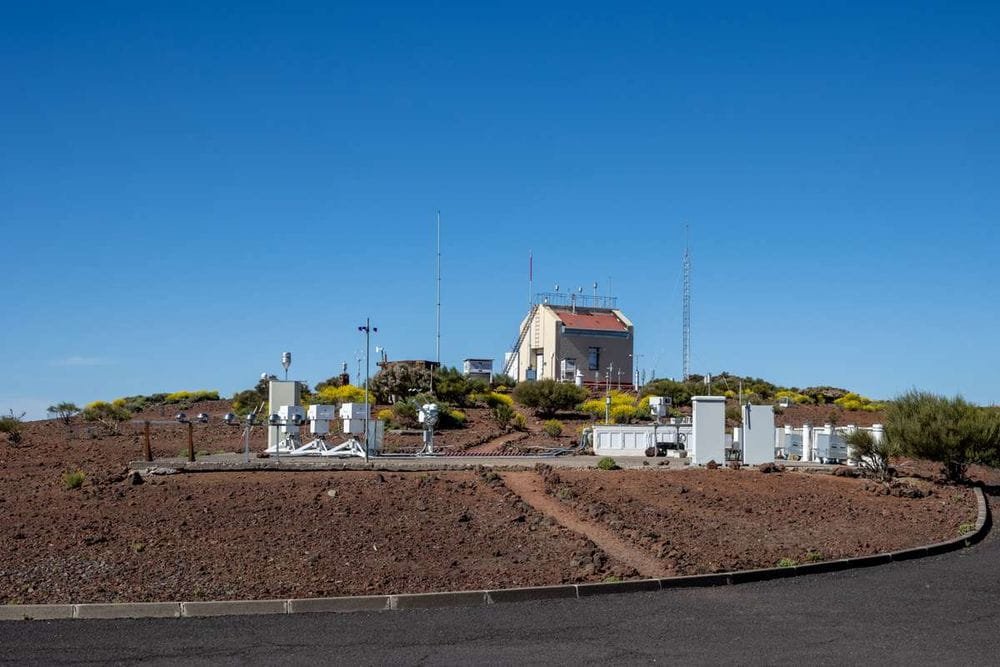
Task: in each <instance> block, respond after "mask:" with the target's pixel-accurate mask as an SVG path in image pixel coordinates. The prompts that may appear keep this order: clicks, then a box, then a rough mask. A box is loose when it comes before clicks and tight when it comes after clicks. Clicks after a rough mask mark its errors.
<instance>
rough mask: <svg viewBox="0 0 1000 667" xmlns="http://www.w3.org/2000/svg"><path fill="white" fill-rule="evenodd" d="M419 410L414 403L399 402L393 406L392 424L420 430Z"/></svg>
mask: <svg viewBox="0 0 1000 667" xmlns="http://www.w3.org/2000/svg"><path fill="white" fill-rule="evenodd" d="M418 409H419V408H418V407H417V404H416V402H414V401H397V402H396V403H395V404H394V405H393V406H392V423H393V424H395V425H396V426H399V427H400V428H419V427H420V421H419V420H418V418H417V410H418Z"/></svg>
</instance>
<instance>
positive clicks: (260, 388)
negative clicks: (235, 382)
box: [232, 378, 268, 417]
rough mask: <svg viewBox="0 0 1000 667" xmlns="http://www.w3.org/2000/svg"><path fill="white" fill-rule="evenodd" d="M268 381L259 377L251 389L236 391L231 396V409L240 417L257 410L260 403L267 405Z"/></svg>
mask: <svg viewBox="0 0 1000 667" xmlns="http://www.w3.org/2000/svg"><path fill="white" fill-rule="evenodd" d="M267 389H268V381H267V379H266V378H264V379H261V380H260V381H259V382H257V384H256V385H255V386H254V388H253V389H245V390H243V391H239V392H236V393H235V394H233V398H232V410H233V412H235V413H236V414H238V415H240V416H241V417H243V416H245V415H247V414H249V413H251V412H253V411H255V410H258V409H259V408H260V407H261V405H264V407H265V408H266V407H267V398H268V396H267Z"/></svg>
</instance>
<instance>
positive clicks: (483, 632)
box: [0, 497, 1000, 665]
mask: <svg viewBox="0 0 1000 667" xmlns="http://www.w3.org/2000/svg"><path fill="white" fill-rule="evenodd" d="M993 500H994V502H993V503H992V508H993V510H995V509H996V507H997V503H996V498H995V497H994V499H993ZM0 661H4V662H11V663H17V664H65V663H99V664H108V663H124V662H133V661H144V662H145V661H149V662H156V663H173V664H185V665H192V664H218V663H240V664H246V663H259V664H314V663H317V662H323V663H335V664H352V665H354V664H386V663H392V664H518V665H520V664H566V663H572V664H574V665H580V664H608V663H614V664H620V663H625V664H635V663H652V662H671V663H681V664H720V663H727V664H732V663H738V664H796V665H802V664H860V663H877V664H887V663H888V664H909V665H912V664H928V665H929V664H934V665H941V664H965V665H968V664H991V665H997V664H1000V539H998V537H997V531H996V530H993V531H992V532H991V534H990V535H989V536H988V537H987V538H986V539H985V540H984V541H983V542H981V543H980V544H978V545H976V546H974V547H972V548H969V549H964V550H962V551H959V552H955V553H951V554H945V555H942V556H935V557H931V558H925V559H921V560H914V561H905V562H900V563H892V564H890V565H883V566H878V567H872V568H867V569H863V570H855V571H851V572H838V573H831V574H823V575H813V576H806V577H797V578H794V579H785V580H779V581H773V582H765V583H755V584H743V585H739V586H726V587H719V588H707V589H688V590H673V591H663V592H659V593H643V594H631V595H613V596H605V597H597V598H591V599H587V600H566V601H550V602H537V603H524V604H515V605H496V606H493V607H476V608H453V609H442V610H421V611H397V612H380V613H358V614H342V615H334V614H316V615H306V614H303V615H291V616H247V617H228V618H216V619H166V620H131V621H79V620H78V621H33V622H23V621H22V622H7V623H0Z"/></svg>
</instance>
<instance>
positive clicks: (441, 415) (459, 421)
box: [437, 408, 469, 429]
mask: <svg viewBox="0 0 1000 667" xmlns="http://www.w3.org/2000/svg"><path fill="white" fill-rule="evenodd" d="M468 420H469V418H468V416H466V414H465V413H464V412H462V411H461V410H457V409H455V408H444V409H441V410H439V411H438V426H437V427H438V428H442V429H446V428H465V424H466V422H467V421H468Z"/></svg>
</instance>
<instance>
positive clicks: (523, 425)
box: [510, 412, 528, 431]
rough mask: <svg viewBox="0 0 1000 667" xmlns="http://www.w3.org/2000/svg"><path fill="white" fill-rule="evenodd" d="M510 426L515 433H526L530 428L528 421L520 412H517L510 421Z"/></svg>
mask: <svg viewBox="0 0 1000 667" xmlns="http://www.w3.org/2000/svg"><path fill="white" fill-rule="evenodd" d="M510 425H511V426H512V427H513V428H514V430H515V431H524V430H526V429H527V428H528V420H527V419H525V418H524V415H522V414H521V413H520V412H515V413H514V417H513V418H512V419H511V420H510Z"/></svg>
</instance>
